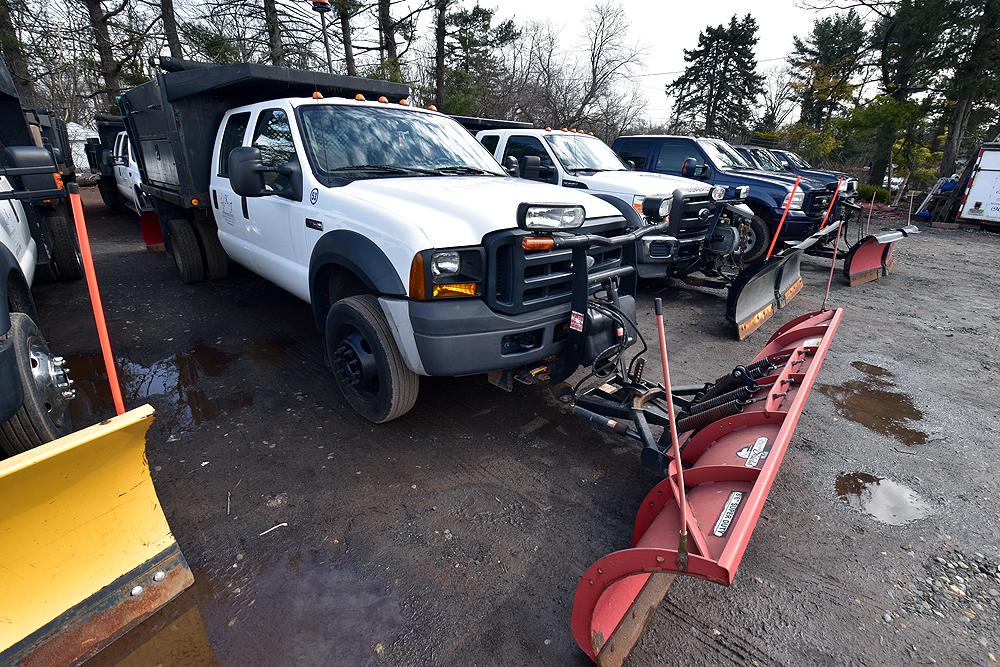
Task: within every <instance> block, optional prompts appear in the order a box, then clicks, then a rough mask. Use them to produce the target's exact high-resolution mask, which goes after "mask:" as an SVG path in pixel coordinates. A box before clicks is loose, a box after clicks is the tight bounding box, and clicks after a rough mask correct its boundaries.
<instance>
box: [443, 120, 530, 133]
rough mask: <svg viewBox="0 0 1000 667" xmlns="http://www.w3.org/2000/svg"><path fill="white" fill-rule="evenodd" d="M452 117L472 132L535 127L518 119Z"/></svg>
mask: <svg viewBox="0 0 1000 667" xmlns="http://www.w3.org/2000/svg"><path fill="white" fill-rule="evenodd" d="M452 118H454V119H455V120H456V121H458V123H459V125H461V126H462V127H464V128H465V129H467V130H468V131H469V132H471V133H472V134H476V133H477V132H482V131H483V130H530V129H532V128H533V127H534V125H532V124H531V123H522V122H520V121H516V120H499V119H496V118H476V117H474V116H452Z"/></svg>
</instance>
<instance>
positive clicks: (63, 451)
mask: <svg viewBox="0 0 1000 667" xmlns="http://www.w3.org/2000/svg"><path fill="white" fill-rule="evenodd" d="M153 417H154V411H153V408H152V407H150V406H148V405H144V406H142V407H140V408H136V409H135V410H131V411H129V412H126V413H125V414H122V415H120V416H118V417H114V418H112V419H109V420H107V421H105V422H101V423H100V424H96V425H94V426H91V427H89V428H86V429H83V430H81V431H77V432H76V433H71V434H70V435H67V436H66V437H64V438H60V439H58V440H54V441H52V442H50V443H48V444H45V445H42V446H40V447H36V448H35V449H32V450H29V451H27V452H24V453H23V454H19V455H17V456H14V457H12V458H10V459H7V460H5V461H2V462H0V504H2V506H3V512H2V513H0V553H3V561H4V567H3V568H2V570H0V609H3V610H4V611H5V612H6V613H4V614H3V616H4V618H3V622H0V664H18V665H34V664H38V665H67V664H78V663H80V662H82V661H84V660H86V659H88V658H89V657H91V656H93V655H94V654H96V653H97V652H98V651H100V650H101V649H102V648H103V647H105V646H106V645H108V644H109V643H111V642H112V641H114V640H115V639H116V638H118V637H119V636H121V635H122V634H124V633H125V632H127V631H128V630H129V629H131V628H132V627H133V626H135V625H137V624H138V623H139V622H141V621H142V620H143V619H145V618H146V617H148V616H149V615H150V614H152V613H153V612H154V611H156V610H157V609H159V608H160V607H162V606H163V605H165V604H166V603H167V602H169V601H170V600H172V599H173V598H174V597H176V596H177V595H178V594H180V593H181V592H182V591H183V590H184V589H186V588H187V587H188V586H190V585H191V584H192V583H193V578H192V575H191V571H190V569H189V568H188V566H187V563H186V562H185V560H184V557H183V555H182V554H181V552H180V549H179V548H178V546H177V543H176V541H175V540H174V536H173V534H171V532H170V527H169V526H168V525H167V519H166V517H165V516H164V514H163V509H162V508H161V507H160V502H159V500H158V499H157V497H156V491H155V489H154V488H153V480H152V478H151V477H150V473H149V464H148V462H147V460H146V431H147V429H148V428H149V426H150V425H151V424H152V423H153Z"/></svg>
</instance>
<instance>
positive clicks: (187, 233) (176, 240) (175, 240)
mask: <svg viewBox="0 0 1000 667" xmlns="http://www.w3.org/2000/svg"><path fill="white" fill-rule="evenodd" d="M167 233H168V234H170V251H171V252H170V254H172V255H173V257H174V265H175V266H176V267H177V273H179V274H180V276H181V280H183V281H184V282H185V283H187V284H189V285H190V284H192V283H200V282H201V281H203V280H204V279H205V261H204V260H203V259H202V257H201V246H199V245H198V237H197V236H196V235H195V231H194V227H192V226H191V223H190V222H189V221H187V220H185V219H183V218H172V219H170V220H167Z"/></svg>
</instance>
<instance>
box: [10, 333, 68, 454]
mask: <svg viewBox="0 0 1000 667" xmlns="http://www.w3.org/2000/svg"><path fill="white" fill-rule="evenodd" d="M2 340H3V342H7V341H11V344H12V345H13V347H14V355H15V357H16V359H17V375H18V380H19V381H20V383H21V389H22V390H23V392H24V402H23V403H22V404H21V407H20V408H18V410H17V412H15V413H14V415H13V416H12V417H11V418H10V419H8V420H7V421H6V422H4V423H3V424H0V451H2V452H3V453H4V454H7V455H9V456H13V455H14V454H20V453H21V452H25V451H27V450H29V449H32V448H33V447H37V446H39V445H41V444H44V443H46V442H49V441H50V440H55V439H56V438H60V437H62V436H64V435H67V434H68V433H70V432H71V431H72V430H73V425H72V423H71V421H70V416H69V405H68V403H69V400H70V398H72V396H71V395H69V394H71V392H72V390H71V389H70V387H71V383H70V382H69V378H68V376H67V375H66V373H65V370H64V369H63V368H62V363H61V358H60V357H56V356H53V355H52V352H51V351H50V350H49V346H48V343H46V342H45V337H44V336H42V334H41V332H40V331H39V330H38V326H37V325H36V324H35V323H34V321H33V320H32V319H31V318H30V317H28V316H27V315H25V314H24V313H11V314H10V331H8V332H7V335H6V336H4V337H3V339H2ZM64 392H65V393H64Z"/></svg>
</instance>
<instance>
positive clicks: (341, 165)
mask: <svg viewBox="0 0 1000 667" xmlns="http://www.w3.org/2000/svg"><path fill="white" fill-rule="evenodd" d="M299 118H300V120H301V124H302V138H303V144H304V145H305V149H306V153H307V154H308V156H309V162H310V164H311V165H312V168H313V171H314V172H315V173H316V176H317V178H319V179H321V180H327V179H332V178H340V179H343V178H348V179H354V178H379V177H382V178H385V177H399V176H416V175H442V176H444V175H489V176H506V175H507V174H506V172H504V170H503V169H502V168H501V167H500V164H499V163H498V162H497V161H496V160H495V159H493V156H492V155H490V154H489V153H488V152H487V151H486V149H485V148H483V147H482V146H481V145H480V144H479V142H478V141H476V140H475V138H473V136H472V135H471V134H469V133H468V132H467V131H466V130H465V129H463V128H462V126H461V125H459V124H458V123H456V122H455V121H453V120H451V119H450V118H448V117H446V116H441V115H438V114H432V113H422V112H419V111H409V110H405V109H393V108H384V109H380V108H377V107H370V106H348V105H343V104H316V105H308V106H302V107H300V108H299Z"/></svg>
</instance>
